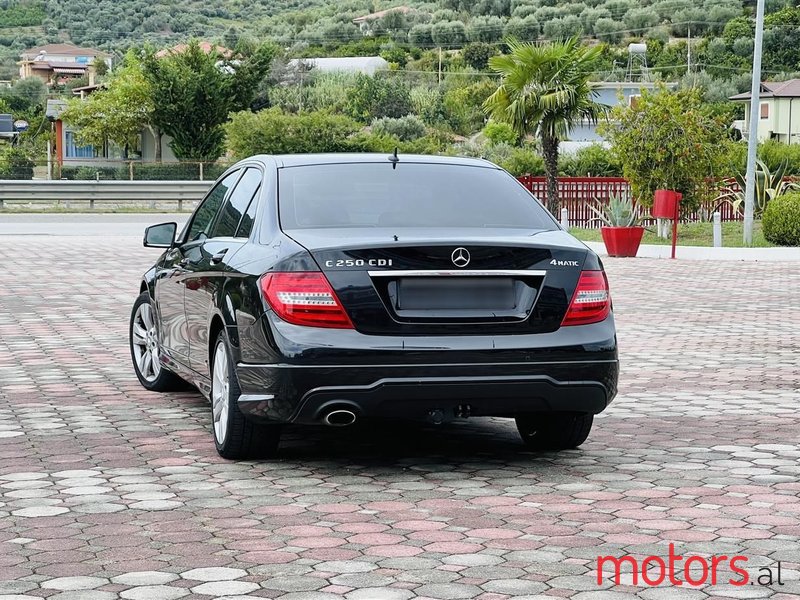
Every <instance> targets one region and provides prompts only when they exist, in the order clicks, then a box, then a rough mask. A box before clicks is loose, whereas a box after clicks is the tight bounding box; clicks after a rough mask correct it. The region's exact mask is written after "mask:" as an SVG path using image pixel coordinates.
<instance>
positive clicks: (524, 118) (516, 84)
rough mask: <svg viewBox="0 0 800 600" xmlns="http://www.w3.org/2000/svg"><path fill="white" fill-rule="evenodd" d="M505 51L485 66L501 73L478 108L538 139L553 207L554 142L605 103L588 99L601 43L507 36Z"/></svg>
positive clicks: (551, 207)
mask: <svg viewBox="0 0 800 600" xmlns="http://www.w3.org/2000/svg"><path fill="white" fill-rule="evenodd" d="M507 43H508V48H509V53H508V54H502V55H498V56H493V57H492V58H490V59H489V67H490V68H491V69H492V70H493V71H495V72H496V73H498V74H499V75H501V76H502V82H501V84H500V87H498V88H497V90H496V91H495V92H494V93H493V94H492V95H491V96H489V98H488V99H487V100H486V102H485V103H484V105H483V107H484V110H485V111H486V113H487V114H489V116H491V117H492V118H493V119H495V120H496V121H503V122H505V123H508V124H509V125H511V126H512V127H513V128H514V129H515V130H516V131H517V133H518V134H519V135H520V139H524V137H525V136H527V135H536V136H538V137H539V138H540V139H541V142H542V156H543V158H544V167H545V175H546V176H547V208H548V209H549V210H550V212H552V213H553V214H556V211H557V210H558V181H557V179H556V176H557V174H558V144H559V141H560V140H562V139H564V138H565V137H566V135H567V133H568V132H569V130H570V128H571V127H574V126H575V125H576V124H578V123H580V122H581V121H583V120H589V121H590V122H597V119H598V118H599V117H600V116H601V115H602V114H604V113H605V111H606V109H607V107H606V106H604V105H602V104H598V103H596V102H595V101H594V98H595V95H596V92H595V90H594V86H593V85H592V83H591V82H590V81H589V77H590V75H591V74H592V70H593V67H594V64H595V61H596V60H597V58H598V57H599V55H600V53H601V52H602V47H601V46H591V47H589V46H582V45H580V43H579V41H578V38H577V37H573V38H570V39H568V40H565V41H559V42H552V43H547V44H536V43H528V42H520V41H518V40H515V39H511V40H508V42H507Z"/></svg>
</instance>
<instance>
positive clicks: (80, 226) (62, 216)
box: [0, 212, 190, 238]
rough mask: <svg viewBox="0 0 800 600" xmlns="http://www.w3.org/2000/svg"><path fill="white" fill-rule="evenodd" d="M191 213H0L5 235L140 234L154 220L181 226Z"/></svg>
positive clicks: (0, 232) (0, 223)
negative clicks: (175, 223) (171, 222)
mask: <svg viewBox="0 0 800 600" xmlns="http://www.w3.org/2000/svg"><path fill="white" fill-rule="evenodd" d="M189 214H190V213H91V214H87V213H7V212H5V213H0V236H2V235H56V236H90V237H91V236H120V235H125V236H137V237H139V238H141V236H142V234H143V233H144V228H145V227H147V226H148V225H154V224H155V223H165V222H168V221H175V222H177V223H178V224H179V225H182V224H183V223H185V222H186V220H187V219H188V218H189Z"/></svg>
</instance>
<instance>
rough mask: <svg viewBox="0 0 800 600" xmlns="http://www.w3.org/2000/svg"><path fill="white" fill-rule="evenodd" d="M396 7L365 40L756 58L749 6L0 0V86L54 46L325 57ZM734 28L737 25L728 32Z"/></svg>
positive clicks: (682, 1) (656, 0)
mask: <svg viewBox="0 0 800 600" xmlns="http://www.w3.org/2000/svg"><path fill="white" fill-rule="evenodd" d="M793 3H794V2H793V0H767V10H768V12H769V13H775V12H776V11H779V10H780V9H782V8H785V7H791V6H792V5H793ZM400 4H402V5H404V6H408V7H410V8H412V9H413V10H412V11H410V12H405V13H400V12H395V13H390V14H388V15H387V16H385V17H383V18H382V19H379V20H375V21H371V22H370V23H369V25H368V34H369V35H370V36H372V37H373V38H375V37H377V38H380V39H383V38H384V37H385V38H388V39H390V40H393V41H394V42H396V43H404V44H410V45H412V46H414V47H417V48H421V49H425V48H435V47H446V48H447V47H451V48H458V47H461V46H463V45H464V44H466V43H469V42H485V43H496V42H499V41H500V40H501V39H502V38H503V37H504V36H507V35H513V36H515V37H517V38H520V39H523V40H534V39H556V38H563V37H567V36H571V35H576V34H577V35H580V36H583V37H586V38H588V39H597V40H600V41H603V42H608V43H610V44H616V45H624V44H625V43H627V42H628V41H629V40H636V39H652V40H656V41H660V42H661V43H662V44H663V43H666V42H668V41H669V40H670V39H673V40H674V38H686V37H687V36H692V37H693V38H695V39H697V38H702V37H704V36H705V37H706V38H707V40H706V41H707V43H709V44H716V45H717V47H716V48H712V50H714V52H716V54H721V53H722V52H721V51H722V48H721V46H720V45H721V44H723V43H724V44H727V45H728V46H730V47H729V48H726V50H727V54H730V55H731V56H733V57H734V58H735V57H736V56H739V57H740V58H742V59H747V58H748V57H749V56H751V55H752V42H751V41H750V40H751V38H752V31H751V26H750V25H749V23H748V19H747V18H744V17H747V16H748V15H750V14H751V13H752V10H753V9H752V3H750V2H747V1H746V0H744V1H743V0H434V1H428V2H426V1H421V0H344V1H343V2H342V1H339V0H217V1H216V2H208V1H207V0H171V1H169V2H152V1H151V0H0V79H8V78H10V77H11V76H13V74H14V73H15V72H16V67H15V65H14V62H15V60H17V58H18V56H19V53H20V51H21V50H23V49H24V48H26V47H31V46H34V45H37V44H42V43H47V42H55V41H71V42H73V43H76V44H79V45H86V46H94V47H97V48H100V49H103V50H107V51H113V52H117V53H121V52H122V51H124V50H125V49H126V48H127V47H130V46H132V45H141V44H143V43H145V42H150V43H152V44H155V45H157V46H164V45H168V44H174V43H176V42H177V41H181V40H185V39H187V38H189V37H199V38H204V39H208V40H216V41H221V42H223V43H226V44H231V45H232V44H234V43H235V42H236V40H237V39H239V38H240V37H245V38H254V39H267V38H270V39H273V40H275V41H277V42H279V43H280V44H281V45H283V46H284V47H286V48H292V49H293V50H294V52H295V53H301V52H302V51H303V50H302V49H303V48H304V47H312V48H314V52H317V53H318V52H328V53H332V52H335V50H336V48H337V47H338V46H342V45H346V44H353V43H355V42H359V41H363V40H364V34H365V32H364V31H363V30H362V28H359V27H358V26H357V25H355V24H353V18H355V17H358V16H361V15H365V14H368V13H371V12H374V11H377V10H382V9H386V8H391V7H393V6H398V5H400ZM731 22H733V23H734V24H736V25H737V26H736V27H733V28H731V27H730V26H728V27H727V28H726V25H728V24H729V23H731ZM777 25H780V27H773V29H776V31H773V32H769V31H768V32H767V35H766V36H765V42H766V43H767V45H769V44H770V43H772V45H773V46H775V48H776V50H777V49H778V48H779V47H784V48H785V51H783V52H782V53H781V56H780V57H778V58H777V59H775V58H774V57H773V59H770V58H769V57H768V63H767V68H768V70H770V69H772V70H783V71H795V70H798V69H800V64H798V61H797V60H796V58H797V57H796V56H795V55H796V51H792V47H796V46H797V43H796V40H797V39H798V38H797V37H796V35H797V34H798V33H800V23H793V22H792V19H791V18H790V19H781V20H780V23H777ZM777 30H779V31H777ZM723 33H724V34H725V39H723V37H722V35H723ZM734 35H735V37H734V38H732V37H731V36H734ZM792 40H794V41H793V42H792ZM712 54H713V52H712ZM675 58H676V59H677V58H678V57H675ZM725 60H726V61H727V62H729V63H732V64H727V65H724V64H723V65H717V66H723V67H725V66H727V67H728V68H729V69H731V72H732V73H734V74H735V73H736V72H739V71H740V65H739V64H738V63H737V61H736V60H733V59H731V58H730V56H728V57H727V58H726V59H725ZM770 60H771V62H770ZM684 61H685V58H682V59H681V61H680V62H684ZM738 62H742V61H738ZM733 63H737V64H733Z"/></svg>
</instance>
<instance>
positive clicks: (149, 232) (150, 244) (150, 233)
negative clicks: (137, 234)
mask: <svg viewBox="0 0 800 600" xmlns="http://www.w3.org/2000/svg"><path fill="white" fill-rule="evenodd" d="M177 231H178V224H177V223H159V224H158V225H151V226H150V227H148V228H147V229H145V230H144V245H145V247H147V248H172V247H173V246H174V245H175V233H176V232H177Z"/></svg>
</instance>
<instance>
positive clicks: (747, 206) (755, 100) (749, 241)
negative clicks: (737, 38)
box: [743, 0, 764, 246]
mask: <svg viewBox="0 0 800 600" xmlns="http://www.w3.org/2000/svg"><path fill="white" fill-rule="evenodd" d="M763 42H764V0H757V3H756V39H755V46H754V48H753V81H752V85H751V87H750V128H749V132H748V137H747V177H746V180H745V188H744V236H743V237H744V240H743V241H744V245H745V246H752V245H753V212H754V210H753V208H754V207H753V205H754V203H755V194H756V153H757V151H758V121H759V117H760V115H761V111H760V109H759V105H760V102H759V100H760V98H759V92H760V91H761V48H762V46H763Z"/></svg>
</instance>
